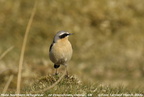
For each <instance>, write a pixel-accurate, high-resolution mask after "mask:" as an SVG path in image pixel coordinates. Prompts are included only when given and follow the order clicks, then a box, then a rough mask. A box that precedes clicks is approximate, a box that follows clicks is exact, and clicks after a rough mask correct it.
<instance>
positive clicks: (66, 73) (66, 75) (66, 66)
mask: <svg viewBox="0 0 144 97" xmlns="http://www.w3.org/2000/svg"><path fill="white" fill-rule="evenodd" d="M65 69H66V77H68V68H67V65H65Z"/></svg>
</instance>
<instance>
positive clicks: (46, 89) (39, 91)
mask: <svg viewBox="0 0 144 97" xmlns="http://www.w3.org/2000/svg"><path fill="white" fill-rule="evenodd" d="M65 75H66V70H65V71H64V73H63V75H62V76H61V77H60V78H59V79H58V80H57V81H56V82H55V83H54V84H52V85H51V86H49V87H47V88H45V89H42V90H38V91H31V92H30V93H42V92H45V91H48V90H49V89H51V88H53V87H54V86H56V85H57V84H58V83H59V82H60V81H61V80H62V79H63V77H64V76H65Z"/></svg>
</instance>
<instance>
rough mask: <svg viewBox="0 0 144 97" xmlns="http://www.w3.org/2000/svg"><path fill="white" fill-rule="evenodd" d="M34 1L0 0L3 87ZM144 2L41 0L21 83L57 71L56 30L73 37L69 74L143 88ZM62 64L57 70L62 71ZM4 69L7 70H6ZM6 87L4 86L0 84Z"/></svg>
mask: <svg viewBox="0 0 144 97" xmlns="http://www.w3.org/2000/svg"><path fill="white" fill-rule="evenodd" d="M34 2H35V0H0V54H2V53H3V52H4V51H5V50H6V49H8V48H10V47H11V46H14V48H13V49H12V50H11V51H10V52H9V53H8V54H7V55H6V56H5V57H4V58H3V59H2V60H0V87H3V86H5V83H6V81H7V80H8V78H9V76H10V75H11V74H12V75H14V79H13V81H12V84H11V85H10V88H11V89H15V88H16V81H17V71H18V63H19V57H20V51H21V46H22V42H23V38H24V33H25V30H26V27H27V24H28V21H29V18H30V14H31V11H32V8H33V5H34ZM143 5H144V0H38V5H37V10H36V14H35V16H34V20H33V23H32V26H31V28H30V33H29V35H28V41H27V45H26V51H25V57H24V64H23V71H22V86H27V85H29V83H30V81H31V80H35V79H36V78H38V77H41V76H45V75H47V74H53V73H54V68H53V64H52V62H51V61H50V60H49V56H48V50H49V46H50V44H51V42H52V40H53V37H54V35H55V34H56V32H57V31H60V30H65V31H68V32H72V33H74V35H73V36H71V37H69V40H70V41H71V43H72V46H73V50H74V52H73V57H72V59H71V61H70V63H69V72H70V75H74V76H77V78H79V79H80V80H81V81H82V82H84V83H101V84H103V85H111V86H114V87H116V86H117V85H119V84H121V85H124V86H126V87H128V88H132V89H134V88H138V87H140V88H141V89H144V84H143V82H144V6H143ZM62 69H63V66H61V68H60V70H59V72H60V73H62V72H63V70H62ZM2 71H4V72H2ZM0 90H2V88H0Z"/></svg>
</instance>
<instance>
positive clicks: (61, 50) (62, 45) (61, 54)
mask: <svg viewBox="0 0 144 97" xmlns="http://www.w3.org/2000/svg"><path fill="white" fill-rule="evenodd" d="M71 56H72V46H71V43H70V42H69V41H68V40H65V39H61V40H58V41H57V42H56V43H54V44H53V47H52V49H51V51H50V59H51V61H52V62H54V63H59V64H65V63H67V62H68V61H69V60H70V59H71Z"/></svg>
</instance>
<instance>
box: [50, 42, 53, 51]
mask: <svg viewBox="0 0 144 97" xmlns="http://www.w3.org/2000/svg"><path fill="white" fill-rule="evenodd" d="M52 46H53V43H52V44H51V45H50V48H49V52H50V51H51V49H52Z"/></svg>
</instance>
